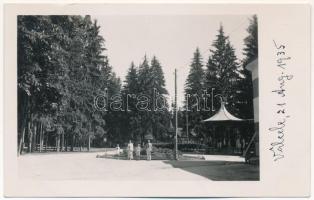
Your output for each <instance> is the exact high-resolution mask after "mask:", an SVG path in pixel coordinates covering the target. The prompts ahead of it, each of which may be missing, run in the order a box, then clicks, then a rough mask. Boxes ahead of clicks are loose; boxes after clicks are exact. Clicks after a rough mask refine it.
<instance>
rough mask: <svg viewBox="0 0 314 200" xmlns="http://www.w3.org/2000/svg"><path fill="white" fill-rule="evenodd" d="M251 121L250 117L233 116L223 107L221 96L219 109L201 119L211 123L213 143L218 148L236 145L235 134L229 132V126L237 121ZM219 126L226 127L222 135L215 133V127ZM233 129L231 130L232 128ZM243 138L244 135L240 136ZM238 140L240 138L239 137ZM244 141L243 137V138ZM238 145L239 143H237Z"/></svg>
mask: <svg viewBox="0 0 314 200" xmlns="http://www.w3.org/2000/svg"><path fill="white" fill-rule="evenodd" d="M249 121H252V120H251V119H240V118H238V117H235V116H233V115H232V114H231V113H230V112H229V111H228V110H227V109H226V107H225V102H224V101H223V100H222V98H221V106H220V109H219V110H218V112H217V113H216V114H214V115H213V116H212V117H210V118H208V119H205V120H203V121H202V122H203V123H210V124H212V125H213V140H214V141H212V142H213V144H214V146H215V147H217V148H218V149H222V148H223V147H229V148H231V147H232V146H233V147H236V140H238V138H236V135H234V134H230V130H232V129H231V126H234V125H236V124H238V123H243V122H249ZM217 126H219V127H226V129H225V130H224V131H223V134H224V135H217V134H216V128H217ZM232 131H233V130H232ZM242 138H244V137H242ZM239 140H240V138H239ZM238 143H239V141H238ZM244 143H245V139H244ZM240 144H241V148H243V145H242V141H241V140H240ZM238 145H239V144H238Z"/></svg>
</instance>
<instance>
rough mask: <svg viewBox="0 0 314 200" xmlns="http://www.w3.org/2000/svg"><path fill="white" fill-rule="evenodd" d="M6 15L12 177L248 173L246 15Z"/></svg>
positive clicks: (252, 97) (251, 93)
mask: <svg viewBox="0 0 314 200" xmlns="http://www.w3.org/2000/svg"><path fill="white" fill-rule="evenodd" d="M17 26H18V38H17V40H18V42H17V45H18V52H17V53H18V57H17V58H18V61H17V63H18V66H17V67H18V85H17V87H18V140H17V147H18V169H19V176H20V177H21V178H25V179H35V180H36V179H40V180H89V179H102V180H208V181H259V134H258V131H259V130H258V129H259V126H258V101H257V98H258V16H257V15H240V16H232V15H217V16H216V15H200V16H188V15H186V16H175V15H173V16H171V15H169V16H166V15H165V16H158V15H144V16H102V15H96V16H94V15H47V16H41V15H19V16H18V17H17Z"/></svg>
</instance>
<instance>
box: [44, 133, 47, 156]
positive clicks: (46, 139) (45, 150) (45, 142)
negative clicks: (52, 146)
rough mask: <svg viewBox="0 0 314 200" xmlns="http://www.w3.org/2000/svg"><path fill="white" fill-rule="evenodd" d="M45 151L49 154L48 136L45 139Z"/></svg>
mask: <svg viewBox="0 0 314 200" xmlns="http://www.w3.org/2000/svg"><path fill="white" fill-rule="evenodd" d="M44 137H45V135H44ZM45 144H46V145H45V151H46V152H47V147H48V135H46V137H45Z"/></svg>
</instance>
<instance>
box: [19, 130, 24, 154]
mask: <svg viewBox="0 0 314 200" xmlns="http://www.w3.org/2000/svg"><path fill="white" fill-rule="evenodd" d="M24 137H25V126H24V127H23V131H22V136H21V139H20V144H19V149H18V155H21V154H22V152H23V147H24Z"/></svg>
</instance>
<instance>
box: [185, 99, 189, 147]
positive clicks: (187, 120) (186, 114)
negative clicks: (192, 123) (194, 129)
mask: <svg viewBox="0 0 314 200" xmlns="http://www.w3.org/2000/svg"><path fill="white" fill-rule="evenodd" d="M187 107H188V105H186V111H185V117H186V121H185V122H186V137H187V139H188V142H189V116H188V109H187Z"/></svg>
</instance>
